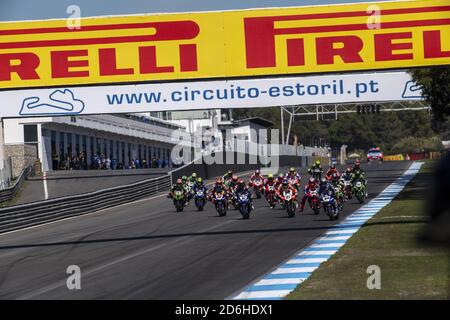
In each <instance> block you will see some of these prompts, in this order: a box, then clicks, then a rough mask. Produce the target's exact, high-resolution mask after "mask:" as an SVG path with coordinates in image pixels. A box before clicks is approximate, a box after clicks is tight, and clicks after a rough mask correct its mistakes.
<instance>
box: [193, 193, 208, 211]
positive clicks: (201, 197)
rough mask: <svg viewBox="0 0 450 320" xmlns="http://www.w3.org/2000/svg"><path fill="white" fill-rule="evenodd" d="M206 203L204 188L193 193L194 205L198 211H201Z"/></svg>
mask: <svg viewBox="0 0 450 320" xmlns="http://www.w3.org/2000/svg"><path fill="white" fill-rule="evenodd" d="M205 204H206V195H205V191H204V190H197V192H196V193H195V206H196V207H197V209H198V211H203V207H204V206H205Z"/></svg>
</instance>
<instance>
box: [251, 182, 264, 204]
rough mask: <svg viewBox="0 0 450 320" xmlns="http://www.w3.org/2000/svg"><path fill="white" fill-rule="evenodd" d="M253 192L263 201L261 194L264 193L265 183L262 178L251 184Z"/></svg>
mask: <svg viewBox="0 0 450 320" xmlns="http://www.w3.org/2000/svg"><path fill="white" fill-rule="evenodd" d="M251 187H252V188H253V192H255V195H256V198H257V199H261V193H262V192H263V181H262V179H261V178H259V179H255V180H253V181H252V182H251Z"/></svg>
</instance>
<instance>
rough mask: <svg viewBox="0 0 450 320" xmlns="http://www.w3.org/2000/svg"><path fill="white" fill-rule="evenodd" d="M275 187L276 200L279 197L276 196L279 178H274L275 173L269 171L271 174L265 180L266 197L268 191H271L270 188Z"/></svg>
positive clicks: (273, 192)
mask: <svg viewBox="0 0 450 320" xmlns="http://www.w3.org/2000/svg"><path fill="white" fill-rule="evenodd" d="M271 187H273V191H272V194H273V199H274V200H275V201H276V199H277V197H276V189H277V180H275V179H274V177H273V174H271V173H269V175H268V176H267V179H266V180H265V181H264V194H265V195H266V199H267V196H268V193H269V192H270V191H268V190H269V188H271Z"/></svg>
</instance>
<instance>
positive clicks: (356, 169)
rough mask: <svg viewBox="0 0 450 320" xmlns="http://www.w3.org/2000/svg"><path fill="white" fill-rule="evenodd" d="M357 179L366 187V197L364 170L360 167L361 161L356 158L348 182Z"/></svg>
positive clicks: (353, 181)
mask: <svg viewBox="0 0 450 320" xmlns="http://www.w3.org/2000/svg"><path fill="white" fill-rule="evenodd" d="M358 180H359V181H361V182H362V183H363V185H364V188H365V189H366V197H367V196H368V193H367V180H366V178H365V172H364V170H363V169H362V168H361V162H360V161H359V160H358V159H357V160H356V161H355V164H354V165H353V168H352V178H351V180H350V182H351V183H352V185H353V184H355V182H356V181H358Z"/></svg>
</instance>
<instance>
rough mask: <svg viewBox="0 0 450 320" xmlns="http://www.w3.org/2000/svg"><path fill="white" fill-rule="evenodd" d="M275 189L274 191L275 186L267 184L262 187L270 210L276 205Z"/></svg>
mask: <svg viewBox="0 0 450 320" xmlns="http://www.w3.org/2000/svg"><path fill="white" fill-rule="evenodd" d="M275 189H276V187H275V184H272V185H269V184H267V185H266V186H265V187H264V190H265V192H264V195H265V197H266V200H267V202H268V203H269V206H270V207H271V208H272V209H273V208H275V204H276V198H275V196H276V192H275V191H276V190H275Z"/></svg>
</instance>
